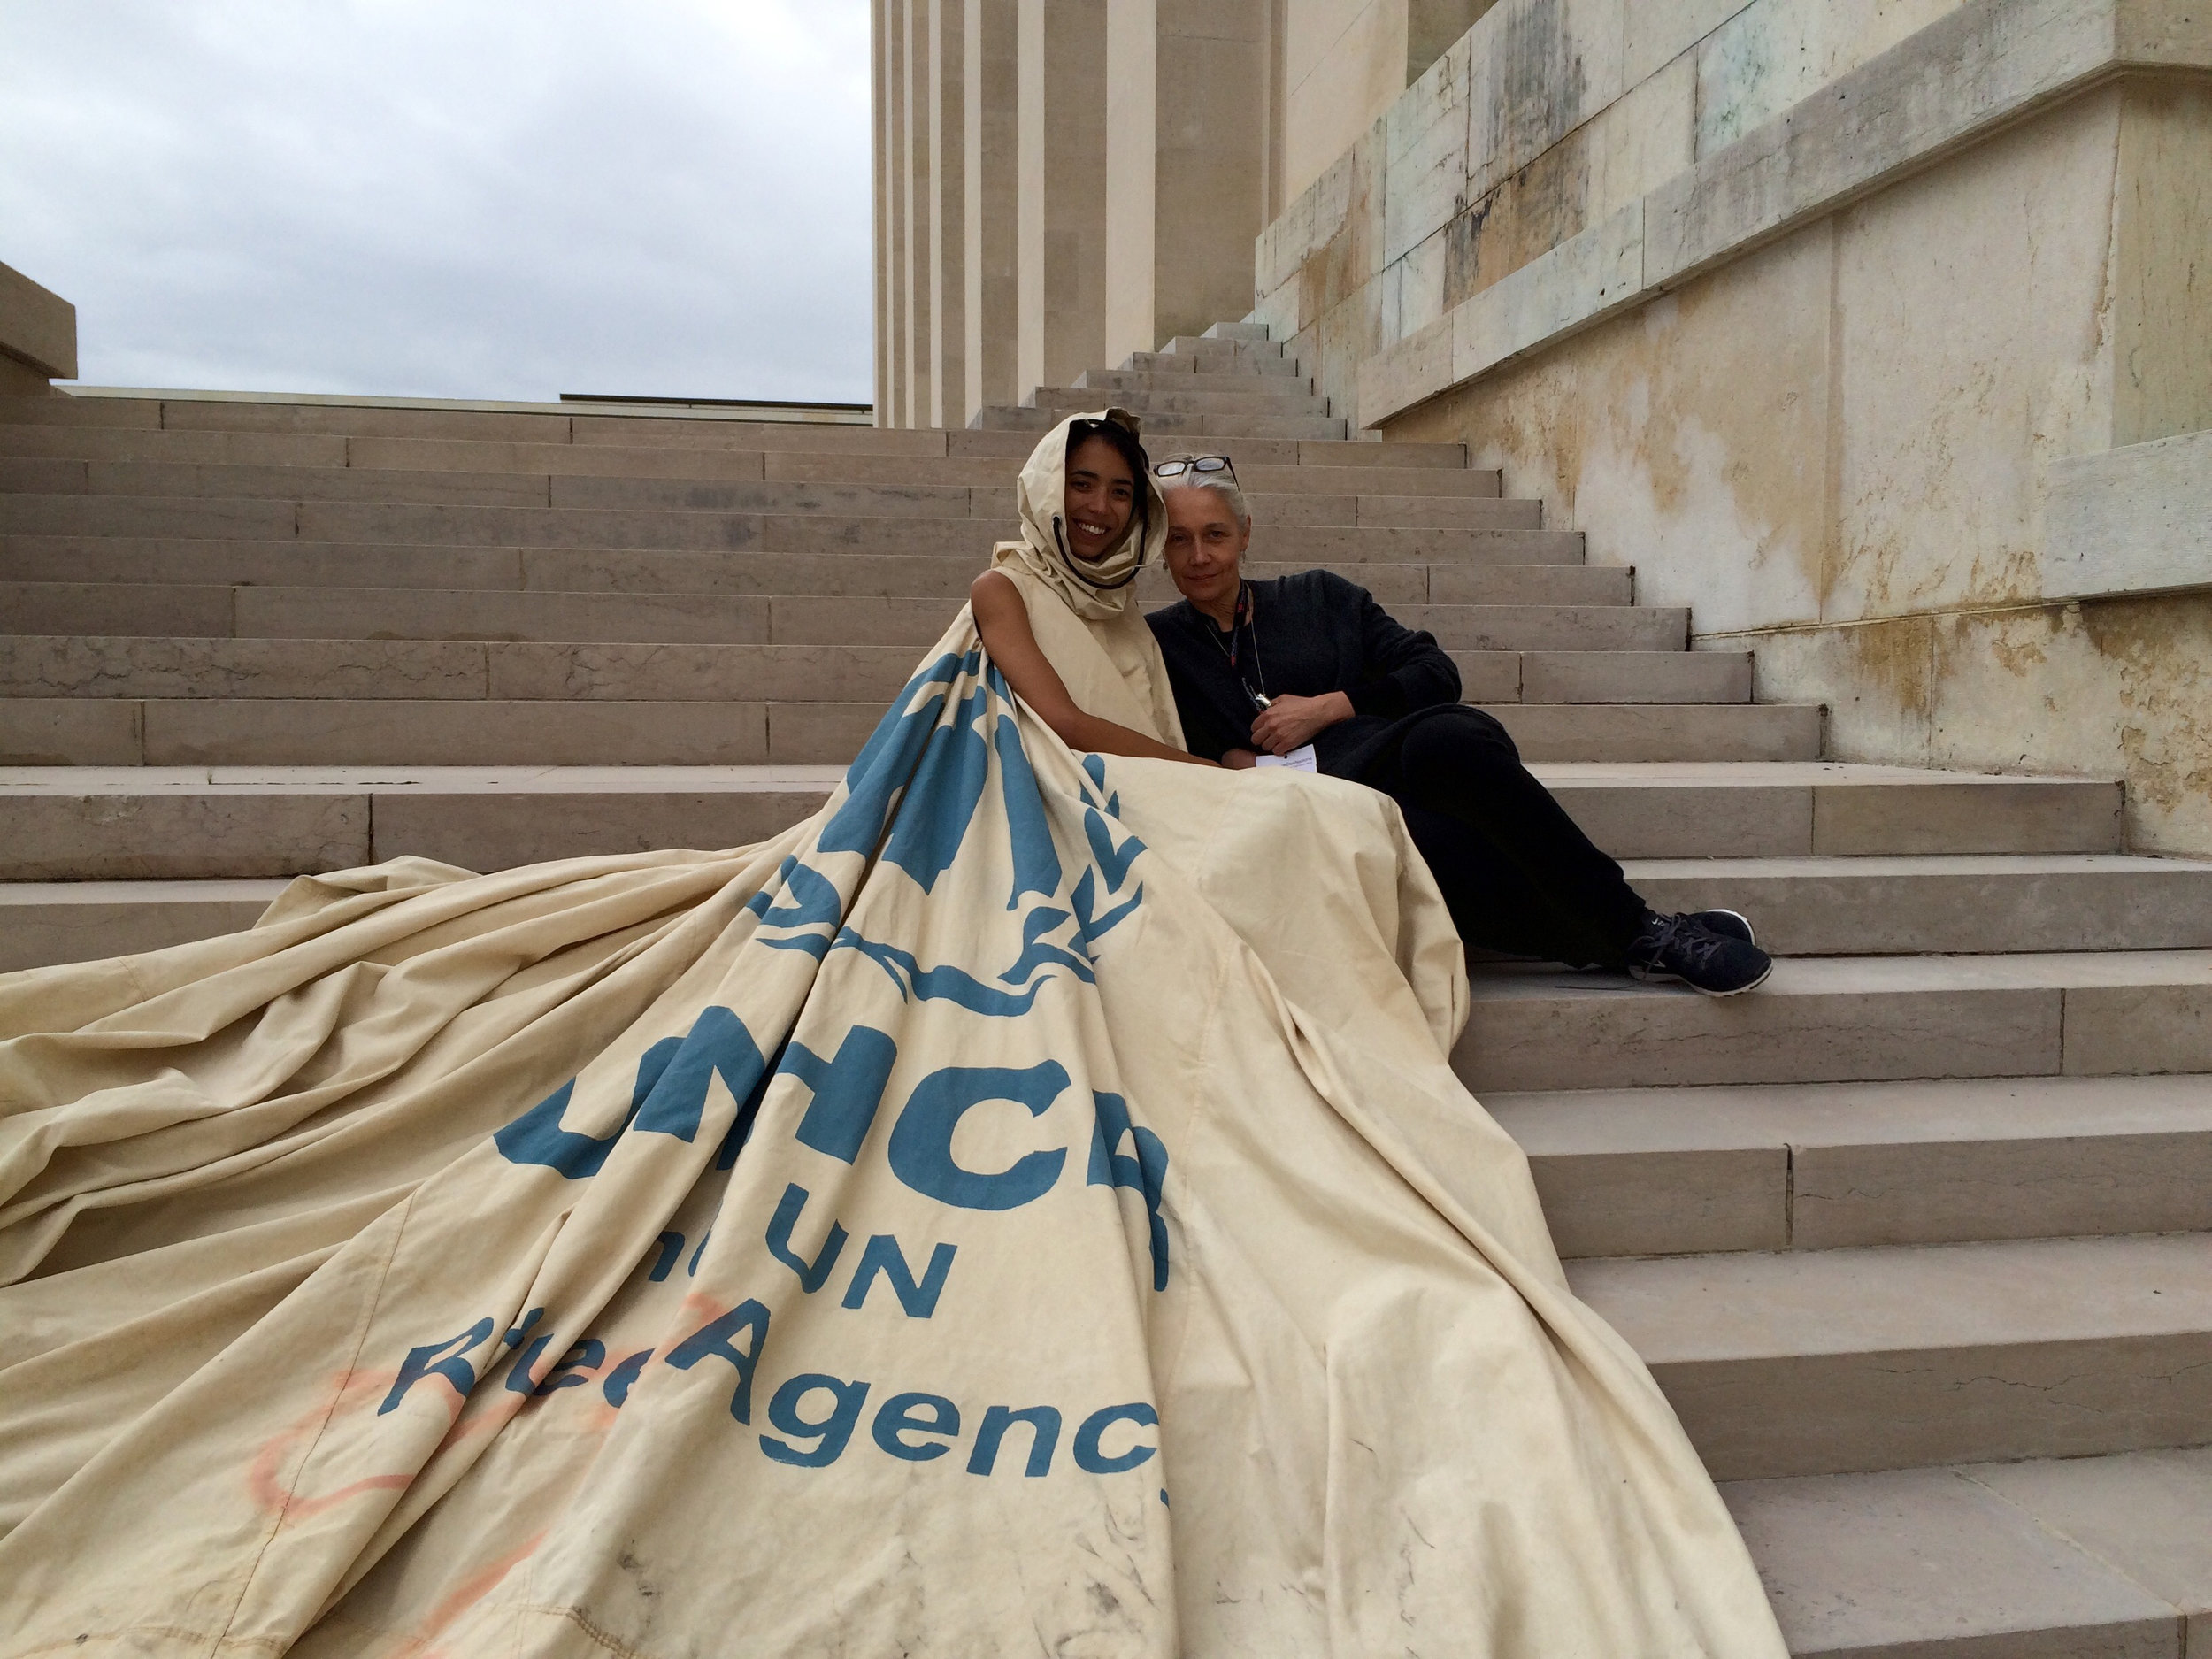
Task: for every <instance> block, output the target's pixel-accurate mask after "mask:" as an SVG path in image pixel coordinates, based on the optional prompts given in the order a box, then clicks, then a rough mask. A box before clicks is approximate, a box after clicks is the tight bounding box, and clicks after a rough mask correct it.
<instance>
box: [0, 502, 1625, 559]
mask: <svg viewBox="0 0 2212 1659" xmlns="http://www.w3.org/2000/svg"><path fill="white" fill-rule="evenodd" d="M1008 533H1009V526H1008V525H1007V522H1006V521H1005V519H1004V518H1000V517H997V516H994V517H992V518H970V517H968V516H967V515H966V514H965V513H961V514H958V515H932V516H921V517H915V516H902V517H897V518H891V517H883V516H872V515H853V514H848V513H840V512H833V511H822V512H788V513H786V512H745V511H649V510H633V509H626V508H615V507H482V506H452V505H445V504H441V503H414V502H354V501H304V502H289V501H258V500H251V499H239V498H223V497H208V496H177V495H0V535H5V536H7V537H9V538H10V539H11V540H12V538H13V537H15V536H19V535H27V536H75V537H87V536H93V537H96V536H128V537H132V538H140V539H143V538H158V539H162V540H201V541H204V540H218V541H350V542H372V543H388V542H397V543H403V544H407V545H411V546H417V547H437V546H442V547H502V548H576V549H654V550H659V551H689V552H707V551H716V552H756V553H757V552H777V553H818V552H837V551H847V550H849V551H853V552H860V553H872V554H890V553H926V554H931V555H934V556H937V557H955V556H964V557H973V558H976V559H978V560H981V559H983V558H986V557H988V555H989V553H990V549H991V546H992V544H993V543H994V542H995V541H1001V540H1003V539H1004V538H1005V537H1006V535H1007V534H1008ZM1266 534H1267V541H1266V546H1265V548H1264V549H1263V551H1264V552H1265V553H1266V554H1267V555H1268V556H1269V557H1271V558H1272V559H1274V560H1276V561H1278V562H1280V563H1302V565H1317V564H1322V563H1330V562H1338V563H1360V564H1364V563H1368V562H1371V561H1372V562H1379V563H1384V564H1414V563H1443V562H1467V563H1475V564H1493V565H1578V564H1580V563H1581V562H1582V549H1583V539H1582V534H1581V532H1579V531H1573V530H1535V529H1440V528H1436V527H1432V526H1389V525H1372V524H1370V525H1348V526H1347V525H1337V526H1326V525H1278V526H1271V527H1270V528H1269V529H1268V531H1267V533H1266Z"/></svg>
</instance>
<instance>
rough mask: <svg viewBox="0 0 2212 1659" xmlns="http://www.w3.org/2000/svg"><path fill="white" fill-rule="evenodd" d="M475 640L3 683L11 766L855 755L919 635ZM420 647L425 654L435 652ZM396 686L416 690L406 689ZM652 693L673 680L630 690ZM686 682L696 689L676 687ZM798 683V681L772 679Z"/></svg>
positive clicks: (1524, 733) (1559, 718) (1782, 747)
mask: <svg viewBox="0 0 2212 1659" xmlns="http://www.w3.org/2000/svg"><path fill="white" fill-rule="evenodd" d="M393 643H394V646H395V650H394V653H393V655H394V656H395V657H403V656H407V655H408V654H407V653H405V652H404V651H403V650H402V649H399V648H403V647H405V646H407V645H410V644H415V643H416V642H411V641H395V642H393ZM446 649H447V650H448V651H451V650H452V649H454V648H453V646H451V645H450V644H449V645H448V646H447V647H446ZM459 649H463V650H479V651H482V652H484V653H485V654H486V655H487V656H488V657H490V658H491V659H492V661H493V663H494V664H495V667H494V672H495V673H497V674H499V675H501V676H502V678H501V679H499V680H495V681H494V682H493V687H492V690H491V692H490V695H487V693H486V692H484V691H481V690H479V691H473V692H463V691H460V690H458V689H457V687H463V686H466V685H468V684H470V683H474V684H477V685H481V684H482V683H483V681H482V680H480V679H475V678H474V675H475V674H476V673H477V672H480V671H477V670H473V669H472V667H471V666H470V665H469V664H468V663H467V662H466V661H463V662H461V663H460V664H457V665H455V664H450V663H449V662H448V661H446V660H444V659H443V658H441V657H435V656H433V657H431V658H430V659H429V660H427V661H426V662H423V664H422V666H421V668H420V672H421V675H422V678H421V680H419V682H418V683H417V684H414V685H403V684H401V683H398V682H397V681H396V680H394V679H392V678H380V679H379V680H376V681H375V682H374V683H373V685H370V686H365V687H354V686H351V685H345V686H344V687H343V689H344V690H345V691H347V692H349V693H357V692H358V691H361V690H367V691H369V692H371V693H372V695H327V692H326V693H325V695H311V696H291V697H287V696H280V695H262V696H239V695H222V696H219V697H205V698H157V697H133V696H128V695H104V696H83V697H66V696H64V697H0V764H14V765H42V766H53V765H77V766H130V765H147V766H195V765H210V766H296V765H312V764H322V763H326V764H333V765H349V766H350V765H372V766H373V765H441V766H493V765H500V764H520V765H534V766H598V765H637V766H746V765H767V764H777V765H782V764H792V765H815V764H844V763H846V762H849V760H851V759H852V757H854V756H855V755H856V754H857V753H858V752H859V749H860V746H861V745H862V744H863V743H864V742H865V741H867V738H868V735H869V733H872V732H873V731H874V730H875V727H876V724H877V722H878V721H879V720H880V719H881V718H882V715H883V710H884V705H885V703H886V701H887V699H888V697H889V696H890V695H891V694H892V693H893V692H895V691H896V690H897V688H898V687H900V686H901V685H903V684H904V683H905V680H906V677H907V675H908V673H909V672H910V670H911V669H912V667H913V662H912V657H911V653H910V651H908V650H907V649H905V648H904V647H892V648H880V649H879V648H872V647H827V646H823V647H814V646H730V647H722V648H717V649H719V650H721V651H724V652H730V653H735V652H752V653H756V654H768V653H783V654H784V655H782V656H780V657H767V656H765V655H763V656H762V657H761V658H760V659H759V660H757V662H756V663H755V664H754V665H753V667H752V671H751V678H750V685H751V686H752V687H755V689H754V690H753V691H752V695H750V697H749V698H744V699H738V698H733V696H732V692H733V689H737V688H736V687H733V686H732V685H731V684H730V683H729V682H728V681H727V680H718V678H717V676H718V674H720V673H721V672H724V666H725V665H724V664H721V663H718V662H712V661H710V662H709V663H707V664H702V661H701V658H702V657H707V656H710V653H708V652H705V651H702V650H701V649H697V648H685V647H678V646H661V645H601V646H591V647H577V646H572V645H545V644H531V643H524V644H502V645H494V646H467V645H464V646H462V647H460V648H459ZM836 652H844V653H848V654H847V655H841V656H838V655H833V653H836ZM408 660H410V661H411V662H413V661H420V660H421V658H420V657H419V653H418V654H417V655H415V656H411V657H408ZM832 666H833V667H834V671H835V672H840V673H841V674H842V675H843V676H844V677H843V678H842V679H841V680H838V681H837V682H836V683H825V682H824V681H823V680H822V679H821V675H822V674H823V672H826V670H829V669H830V668H831V667H832ZM358 672H360V673H361V674H363V675H368V674H372V673H374V674H379V675H382V674H385V673H386V672H387V671H385V670H383V669H380V668H375V667H365V668H363V669H361V670H360V671H358ZM325 683H326V685H327V684H329V683H330V682H325ZM339 683H341V684H342V682H339ZM267 688H268V689H269V690H271V691H276V690H280V689H290V688H291V687H285V686H280V685H277V684H273V683H271V684H269V685H268V687H267ZM319 688H320V687H319ZM394 691H405V692H407V693H409V694H411V695H388V694H390V693H392V692H394ZM634 691H650V692H652V693H653V694H655V695H650V696H645V695H625V694H626V693H630V692H634ZM671 691H688V692H689V694H690V695H686V696H669V695H664V694H666V693H668V692H671ZM425 692H428V693H430V694H432V695H422V694H423V693H425ZM780 693H790V694H793V695H789V696H775V695H772V694H780ZM375 694H384V695H375ZM439 694H442V695H439ZM515 694H522V695H515ZM831 694H836V696H837V697H841V698H844V699H857V700H836V699H835V698H833V696H832V695H831ZM1490 711H1491V712H1492V713H1494V715H1496V717H1497V718H1498V719H1499V720H1500V721H1501V722H1502V724H1503V725H1504V726H1505V727H1506V729H1507V730H1508V731H1509V733H1512V736H1513V740H1514V741H1515V743H1516V744H1517V746H1518V747H1519V749H1520V751H1521V753H1522V755H1523V756H1524V757H1526V758H1527V759H1529V760H1531V761H1542V760H1566V761H1576V760H1586V759H1591V758H1594V757H1596V756H1598V755H1602V756H1603V757H1606V758H1608V759H1609V760H1613V761H1627V762H1637V761H1670V760H1672V761H1684V760H1687V761H1724V762H1739V763H1741V762H1758V761H1778V760H1809V759H1810V758H1811V757H1812V756H1813V755H1814V754H1815V753H1816V750H1817V749H1818V734H1819V711H1818V710H1816V709H1811V708H1799V707H1793V706H1790V705H1786V704H1765V703H1762V704H1743V703H1679V704H1673V703H1648V704H1643V705H1636V706H1614V705H1610V704H1604V703H1494V704H1492V705H1490Z"/></svg>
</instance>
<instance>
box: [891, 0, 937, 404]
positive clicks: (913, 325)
mask: <svg viewBox="0 0 2212 1659" xmlns="http://www.w3.org/2000/svg"><path fill="white" fill-rule="evenodd" d="M900 9H901V11H902V12H904V13H905V17H904V23H905V31H904V50H905V60H906V61H905V65H904V67H905V81H906V89H905V96H904V99H903V103H904V108H903V109H902V111H901V114H902V117H903V127H904V139H903V147H904V151H905V157H906V236H905V239H904V242H903V244H902V260H901V263H902V271H903V277H904V280H905V284H906V401H905V403H904V406H903V407H902V409H901V410H900V411H899V425H901V426H928V425H930V424H931V419H932V417H933V415H934V414H935V412H936V407H937V405H936V401H935V396H934V393H933V388H934V385H935V382H936V376H935V375H934V374H933V373H932V365H931V361H930V347H931V342H932V340H933V333H932V322H931V310H930V294H931V288H932V284H931V280H930V258H929V252H930V226H931V223H932V221H933V219H934V218H935V206H934V202H933V197H934V196H935V194H936V192H935V190H934V188H933V185H932V174H931V172H930V145H929V111H930V104H931V96H930V93H931V88H930V84H929V81H930V68H931V62H930V59H931V53H930V50H929V20H930V0H901V5H900Z"/></svg>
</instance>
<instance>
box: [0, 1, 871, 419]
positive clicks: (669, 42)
mask: <svg viewBox="0 0 2212 1659" xmlns="http://www.w3.org/2000/svg"><path fill="white" fill-rule="evenodd" d="M868 100H869V31H868V7H867V4H866V3H865V0H70V4H65V5H63V4H54V0H0V260H4V261H5V262H6V263H7V264H10V265H14V266H15V267H16V268H17V269H18V270H19V271H22V272H23V273H25V274H26V275H27V276H30V277H32V278H34V279H35V280H38V281H40V282H42V283H44V284H45V285H46V286H47V287H49V288H52V289H54V290H55V291H56V292H58V293H59V294H60V295H62V296H63V297H65V298H66V299H68V300H71V301H73V303H75V304H76V306H77V310H78V333H79V350H80V356H81V372H82V374H83V378H84V380H86V381H88V382H90V383H95V384H107V385H129V386H166V387H204V388H232V389H242V390H279V391H314V392H370V393H387V394H402V395H420V396H446V397H492V398H548V397H551V396H555V395H556V394H557V393H559V392H564V391H568V392H579V391H580V392H626V393H639V394H649V395H655V396H702V397H814V398H828V399H836V400H846V401H854V402H864V401H866V400H867V399H868V397H869V396H871V395H872V393H871V383H872V344H871V334H870V330H871V326H872V298H871V292H870V281H871V279H870V253H869V233H870V225H869V219H870V198H869V123H868Z"/></svg>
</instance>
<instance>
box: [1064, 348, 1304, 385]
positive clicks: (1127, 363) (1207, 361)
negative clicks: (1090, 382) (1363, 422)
mask: <svg viewBox="0 0 2212 1659" xmlns="http://www.w3.org/2000/svg"><path fill="white" fill-rule="evenodd" d="M1203 343H1204V344H1205V345H1207V346H1209V347H1214V346H1218V345H1219V344H1220V343H1221V342H1214V341H1208V342H1203ZM1299 366H1300V365H1299V363H1298V360H1297V358H1295V357H1284V356H1283V355H1282V349H1281V348H1280V347H1278V348H1276V349H1275V351H1274V353H1273V354H1272V355H1268V354H1264V353H1261V352H1256V351H1236V350H1233V349H1231V350H1219V349H1208V350H1193V349H1185V350H1181V351H1133V352H1131V353H1130V354H1129V355H1128V356H1127V357H1124V358H1123V359H1122V362H1121V370H1120V372H1121V373H1136V374H1206V375H1234V374H1265V375H1282V376H1286V377H1288V378H1291V379H1294V380H1295V379H1302V378H1303V377H1302V376H1301V375H1300V374H1299ZM1098 372H1099V371H1096V370H1092V371H1088V372H1087V373H1098ZM1076 378H1077V380H1079V381H1083V382H1085V383H1087V374H1086V375H1078V376H1077V377H1076Z"/></svg>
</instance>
